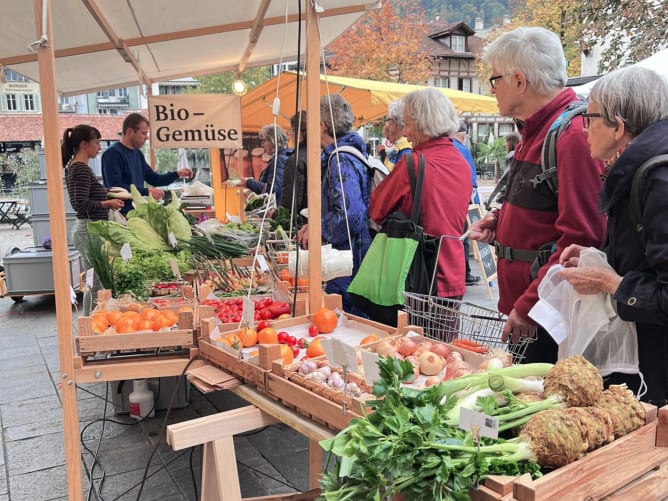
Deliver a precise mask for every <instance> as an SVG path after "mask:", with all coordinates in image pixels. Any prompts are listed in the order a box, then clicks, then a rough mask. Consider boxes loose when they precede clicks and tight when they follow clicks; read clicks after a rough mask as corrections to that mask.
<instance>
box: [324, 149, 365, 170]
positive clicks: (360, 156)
mask: <svg viewBox="0 0 668 501" xmlns="http://www.w3.org/2000/svg"><path fill="white" fill-rule="evenodd" d="M337 153H350V154H351V155H353V156H354V157H356V158H357V159H358V160H359V161H361V162H362V163H363V164H364V165H366V166H367V168H369V169H371V166H370V165H369V161H368V160H367V158H366V157H365V156H364V155H363V154H362V152H361V151H360V150H358V149H357V148H355V147H353V146H348V145H344V146H339V147H338V148H336V149H335V150H334V151H332V152H331V153H330V154H329V158H328V159H327V165H329V162H331V161H332V157H334V156H336V154H337Z"/></svg>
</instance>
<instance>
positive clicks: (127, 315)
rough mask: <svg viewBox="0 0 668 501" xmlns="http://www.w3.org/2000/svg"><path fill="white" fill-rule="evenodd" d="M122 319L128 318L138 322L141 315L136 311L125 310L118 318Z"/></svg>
mask: <svg viewBox="0 0 668 501" xmlns="http://www.w3.org/2000/svg"><path fill="white" fill-rule="evenodd" d="M122 319H128V320H132V321H133V322H139V321H140V320H141V315H140V314H139V313H137V312H136V311H126V312H125V313H123V315H121V317H120V320H122Z"/></svg>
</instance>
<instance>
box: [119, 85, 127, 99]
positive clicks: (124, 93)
mask: <svg viewBox="0 0 668 501" xmlns="http://www.w3.org/2000/svg"><path fill="white" fill-rule="evenodd" d="M116 90H117V94H116V95H118V96H120V97H128V88H127V87H123V88H121V89H116Z"/></svg>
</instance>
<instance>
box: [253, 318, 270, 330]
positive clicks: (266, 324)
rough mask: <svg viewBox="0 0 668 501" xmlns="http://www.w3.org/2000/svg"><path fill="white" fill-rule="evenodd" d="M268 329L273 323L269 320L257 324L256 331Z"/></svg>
mask: <svg viewBox="0 0 668 501" xmlns="http://www.w3.org/2000/svg"><path fill="white" fill-rule="evenodd" d="M260 316H262V313H260ZM267 327H271V322H269V320H262V321H260V322H259V323H258V324H257V327H256V328H255V330H257V331H258V332H260V331H261V330H262V329H266V328H267Z"/></svg>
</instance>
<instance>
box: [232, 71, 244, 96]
mask: <svg viewBox="0 0 668 501" xmlns="http://www.w3.org/2000/svg"><path fill="white" fill-rule="evenodd" d="M246 92H248V84H246V82H244V81H243V80H242V79H241V76H240V75H239V74H238V73H237V79H236V80H235V81H234V82H233V83H232V93H233V94H234V95H236V96H243V95H244V94H246Z"/></svg>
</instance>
